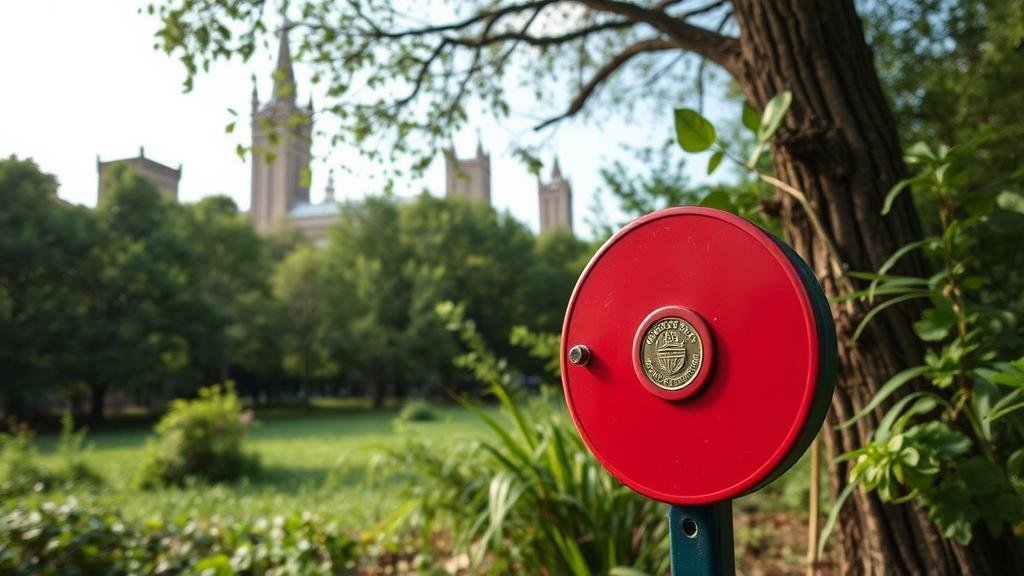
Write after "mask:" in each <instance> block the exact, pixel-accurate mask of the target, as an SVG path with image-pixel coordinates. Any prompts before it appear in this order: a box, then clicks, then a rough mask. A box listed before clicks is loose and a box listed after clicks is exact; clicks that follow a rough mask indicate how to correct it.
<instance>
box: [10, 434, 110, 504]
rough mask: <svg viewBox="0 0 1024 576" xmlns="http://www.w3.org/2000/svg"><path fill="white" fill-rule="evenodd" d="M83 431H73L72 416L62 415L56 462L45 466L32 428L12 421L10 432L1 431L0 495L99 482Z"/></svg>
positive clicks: (12, 494) (20, 493)
mask: <svg viewBox="0 0 1024 576" xmlns="http://www.w3.org/2000/svg"><path fill="white" fill-rule="evenodd" d="M85 433H86V430H85V429H84V428H83V429H81V430H79V431H77V432H76V431H75V429H74V421H73V420H72V419H71V416H65V417H64V418H63V419H62V429H61V434H60V438H59V439H58V441H57V450H56V458H55V462H54V463H53V464H52V465H49V466H47V465H45V464H44V463H43V462H42V459H41V457H40V455H39V450H38V449H37V448H36V445H35V435H34V434H33V433H32V431H31V430H29V428H28V427H27V426H26V425H24V424H16V425H15V424H12V425H11V430H10V432H9V433H0V496H2V497H5V498H6V497H12V496H18V495H24V494H27V493H29V492H43V491H46V490H51V489H53V488H55V487H63V488H73V487H76V486H77V487H81V486H86V485H91V486H96V485H99V484H101V483H102V479H101V478H100V475H99V474H98V473H97V472H96V470H95V468H93V466H92V464H91V463H90V462H89V456H90V455H89V452H88V450H87V449H86V448H85V446H84V442H85Z"/></svg>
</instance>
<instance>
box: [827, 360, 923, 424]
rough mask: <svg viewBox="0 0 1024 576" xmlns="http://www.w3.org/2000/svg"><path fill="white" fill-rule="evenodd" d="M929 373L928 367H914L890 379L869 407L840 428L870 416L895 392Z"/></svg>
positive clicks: (873, 398)
mask: <svg viewBox="0 0 1024 576" xmlns="http://www.w3.org/2000/svg"><path fill="white" fill-rule="evenodd" d="M927 371H928V367H927V366H914V367H913V368H907V369H906V370H904V371H902V372H900V373H898V374H896V375H895V376H893V377H892V378H889V380H887V381H886V382H885V384H883V385H882V387H881V388H879V389H878V392H877V393H875V395H874V397H872V398H871V401H870V402H868V404H867V406H865V407H864V408H863V409H862V410H861V411H860V412H858V413H856V414H854V416H853V418H850V419H849V420H847V421H846V422H843V423H841V424H840V425H839V426H838V427H839V428H846V427H848V426H850V425H851V424H853V423H854V422H856V421H857V420H860V419H861V418H863V417H864V416H866V415H868V414H870V413H871V412H872V411H873V410H874V409H875V408H877V407H878V405H879V404H881V403H882V402H883V401H885V399H886V398H888V397H889V396H891V395H892V393H893V392H895V391H897V390H899V389H900V387H901V386H903V385H904V384H906V383H907V382H910V381H911V380H913V379H914V378H917V377H918V376H921V375H922V374H924V373H925V372H927Z"/></svg>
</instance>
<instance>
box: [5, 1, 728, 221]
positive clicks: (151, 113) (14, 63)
mask: <svg viewBox="0 0 1024 576" xmlns="http://www.w3.org/2000/svg"><path fill="white" fill-rule="evenodd" d="M145 4H146V0H123V1H118V0H90V1H88V2H83V1H78V2H67V1H64V2H60V1H56V0H32V1H11V0H8V1H3V2H0V23H3V28H2V30H3V32H2V34H0V55H2V60H0V62H2V69H0V70H2V77H3V78H4V81H5V86H4V87H3V89H2V90H0V155H2V156H3V157H7V156H9V155H11V154H14V155H17V156H18V157H22V158H24V157H31V158H33V159H35V161H36V162H37V163H38V164H39V165H40V167H41V168H42V169H43V170H44V171H47V172H50V173H53V174H56V175H57V177H58V179H59V180H60V183H61V188H60V192H59V193H60V196H61V197H62V198H64V199H66V200H69V201H71V202H74V203H79V204H85V205H90V206H91V205H95V203H96V188H97V174H96V158H97V156H99V157H100V158H102V159H103V160H111V159H116V158H125V157H130V156H135V155H136V154H137V153H138V150H139V147H140V146H144V147H145V151H146V156H147V157H148V158H152V159H153V160H156V161H158V162H161V163H164V164H167V165H170V166H178V165H179V164H181V165H182V166H183V174H182V178H181V183H180V186H179V198H180V200H181V201H183V202H191V201H195V200H197V199H199V198H202V197H204V196H207V195H212V194H218V193H219V194H226V195H228V196H230V197H232V198H233V199H234V200H235V202H236V203H237V204H238V205H239V207H240V208H241V209H243V210H247V209H248V206H249V165H248V160H246V161H242V160H241V159H239V158H238V156H237V155H236V154H235V146H236V145H237V144H239V143H244V144H248V142H249V137H250V135H249V128H248V112H249V100H250V91H251V87H252V85H251V79H250V78H251V76H252V75H253V74H255V75H256V78H257V79H258V81H259V87H260V93H261V96H262V97H263V98H266V96H267V94H268V93H269V92H270V83H271V80H270V77H271V70H272V68H273V58H274V55H275V53H276V47H274V46H271V48H270V50H268V51H266V53H263V54H258V55H257V56H256V57H255V58H254V59H253V60H252V61H250V62H249V63H241V62H238V61H232V62H229V63H220V64H218V65H216V66H215V67H214V68H212V69H211V71H210V73H208V74H204V75H202V76H200V77H199V78H197V80H196V82H195V88H194V90H193V91H192V92H190V93H188V94H185V93H183V91H182V80H183V79H184V69H183V68H182V66H181V65H180V64H179V63H178V62H177V61H176V60H174V59H173V58H171V57H169V56H167V55H165V54H164V53H163V52H160V51H156V50H154V49H153V42H154V40H153V33H154V32H155V31H156V29H157V25H158V23H157V22H156V20H155V18H153V17H151V16H148V15H144V14H140V13H139V12H138V10H139V8H140V7H143V6H145ZM293 52H294V51H293ZM296 75H297V78H298V84H299V86H298V91H299V97H300V102H305V101H306V99H307V98H308V95H309V92H308V86H309V84H308V83H306V82H304V78H305V76H306V74H305V71H304V70H303V68H302V66H301V64H297V66H296ZM516 96H518V97H517V98H514V99H515V100H520V101H521V98H522V96H523V95H516ZM314 99H315V100H319V101H321V102H322V101H323V99H322V98H316V95H314ZM684 104H686V105H691V106H692V105H694V104H695V103H694V102H687V103H684ZM673 105H679V104H678V103H666V106H665V115H664V118H665V121H664V122H659V123H658V124H657V128H647V127H641V126H636V125H626V124H625V122H624V121H622V120H618V119H615V118H614V115H613V116H612V119H610V120H608V121H605V122H604V123H603V125H601V126H595V125H593V124H584V123H581V122H570V123H568V124H565V125H563V126H561V127H560V128H559V129H558V131H557V133H556V134H555V135H554V137H553V138H551V140H550V144H549V147H548V150H547V153H546V154H545V157H544V158H543V160H544V161H545V162H546V163H549V162H550V159H551V155H553V154H555V153H557V155H558V158H559V161H560V164H561V167H562V172H563V174H565V175H566V177H568V178H569V179H570V180H571V181H572V184H573V193H574V199H573V200H574V201H573V204H574V206H573V208H574V218H575V227H576V229H577V230H578V231H579V232H580V233H582V234H583V235H587V234H588V231H587V230H586V228H585V223H584V220H585V218H586V216H587V213H588V210H589V207H590V205H591V198H592V196H593V194H594V193H595V191H596V189H597V188H598V187H599V186H600V178H599V175H598V169H599V167H600V166H601V165H602V163H604V162H608V161H610V159H612V158H623V157H624V153H623V151H622V150H621V147H620V146H621V144H632V145H638V144H644V143H656V142H661V141H663V140H664V139H665V138H666V137H668V135H669V133H670V132H669V131H670V130H671V108H672V107H673ZM710 106H711V108H712V109H713V110H712V112H715V107H716V106H718V105H717V104H716V103H715V102H711V103H710ZM229 108H233V109H234V110H236V111H238V112H239V114H240V115H241V116H240V118H239V120H240V121H239V122H238V126H237V129H236V130H235V132H234V133H233V134H226V133H225V131H224V126H225V125H226V124H227V123H228V122H230V121H231V120H232V116H231V115H230V113H229V112H228V109H229ZM719 108H720V106H719ZM713 115H715V116H716V115H717V114H713ZM472 124H473V125H472V126H471V127H469V128H467V129H466V130H465V131H464V132H463V133H460V134H458V135H456V137H455V144H456V148H457V150H458V151H459V154H460V156H468V155H470V154H472V153H473V150H474V149H475V145H476V130H477V129H479V130H480V131H481V133H482V137H483V142H484V146H485V148H486V149H488V150H489V151H490V152H491V154H492V156H491V178H492V197H493V203H494V205H495V206H496V207H497V208H499V209H508V210H509V211H511V212H512V213H513V214H514V215H515V216H516V217H517V218H518V219H520V220H522V221H523V222H525V223H527V224H528V225H529V226H530V227H531V228H533V229H534V230H536V229H537V225H538V216H537V191H536V180H535V178H534V176H532V175H530V174H529V173H528V172H527V171H526V168H525V167H524V166H523V165H522V164H521V163H520V162H519V161H517V160H515V159H513V158H512V157H511V156H510V151H511V149H512V148H513V147H514V141H515V138H516V135H517V134H521V133H523V132H525V131H526V130H528V126H529V125H530V123H529V121H528V120H527V119H525V118H524V119H522V120H521V121H520V122H519V123H517V122H515V121H513V122H506V123H505V124H504V125H503V126H501V127H499V126H497V125H496V124H495V122H493V121H490V120H489V119H484V120H481V121H478V122H474V123H472ZM313 152H314V156H316V157H317V158H316V159H315V160H314V163H313V181H312V188H311V190H312V197H313V198H312V199H313V201H314V202H316V201H319V200H320V199H321V198H322V197H323V189H324V186H325V183H326V179H327V169H326V168H328V167H333V166H343V165H347V166H349V167H351V169H352V173H351V174H344V173H342V172H341V171H336V173H335V188H336V190H337V195H338V197H339V199H341V198H360V197H362V196H364V195H366V194H367V193H375V192H376V191H377V190H379V185H377V184H375V183H374V181H373V180H372V172H373V171H374V170H373V166H372V165H369V164H367V163H366V162H364V161H361V160H360V159H359V158H358V156H357V155H356V154H355V153H354V152H348V151H344V152H343V151H340V150H338V151H331V150H330V149H329V147H328V145H327V143H326V142H322V141H315V142H314V147H313ZM705 165H706V159H705V158H704V157H696V158H693V159H692V161H690V162H689V163H688V167H687V168H688V170H687V171H688V172H689V173H690V174H691V175H692V177H693V179H694V181H695V182H700V181H701V180H702V179H704V178H705V177H704V176H703V174H704V166H705ZM548 170H549V168H548V166H546V167H545V171H544V174H545V177H546V176H547V173H548ZM424 188H426V189H428V190H430V191H431V193H433V194H443V191H444V167H443V164H442V163H441V162H440V161H439V160H435V162H434V164H433V165H432V166H431V168H430V169H429V170H428V172H427V174H426V175H425V177H424V179H423V180H422V181H417V182H406V183H403V185H402V186H401V187H400V189H399V193H403V192H404V193H408V194H414V193H417V192H419V191H420V190H422V189H424Z"/></svg>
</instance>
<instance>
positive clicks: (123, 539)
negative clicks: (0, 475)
mask: <svg viewBox="0 0 1024 576" xmlns="http://www.w3.org/2000/svg"><path fill="white" fill-rule="evenodd" d="M355 557H356V546H355V543H354V542H353V541H352V540H351V539H350V538H348V537H347V536H345V535H344V534H342V533H341V532H339V530H338V529H337V527H336V526H335V525H334V524H328V523H324V522H322V521H320V519H319V518H317V517H314V516H312V515H309V514H304V515H293V516H289V517H281V516H278V517H276V518H273V519H266V518H235V519H224V518H212V519H201V520H192V519H184V518H183V519H175V520H172V521H163V520H158V519H155V520H151V521H149V522H143V523H132V522H129V521H127V520H126V519H124V518H123V517H121V516H120V515H119V514H118V513H116V512H108V511H103V510H98V509H90V508H86V507H84V506H82V505H80V504H79V503H78V502H77V501H75V500H74V499H68V500H67V501H64V502H59V503H58V502H45V503H42V504H39V505H35V506H25V505H22V504H19V505H18V506H15V507H14V508H11V509H8V510H7V511H6V512H4V513H3V515H2V516H0V573H2V574H42V575H48V574H72V573H75V574H108V575H120V574H183V573H189V574H195V573H209V574H216V575H218V576H219V575H227V574H279V575H284V574H348V573H351V572H352V565H353V564H354V560H355ZM69 570H70V572H69Z"/></svg>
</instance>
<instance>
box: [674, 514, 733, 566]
mask: <svg viewBox="0 0 1024 576" xmlns="http://www.w3.org/2000/svg"><path fill="white" fill-rule="evenodd" d="M668 525H669V554H670V556H671V566H672V576H734V575H735V574H736V562H735V559H734V557H733V540H732V501H731V500H726V501H725V502H719V503H717V504H711V505H710V506H669V509H668Z"/></svg>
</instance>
